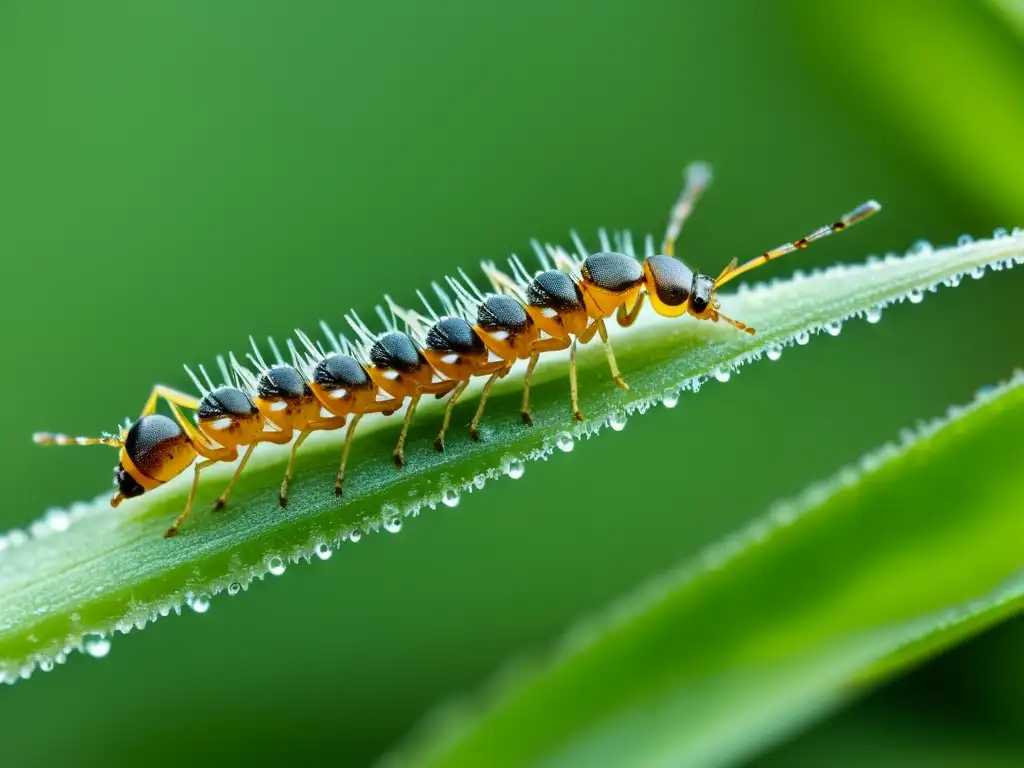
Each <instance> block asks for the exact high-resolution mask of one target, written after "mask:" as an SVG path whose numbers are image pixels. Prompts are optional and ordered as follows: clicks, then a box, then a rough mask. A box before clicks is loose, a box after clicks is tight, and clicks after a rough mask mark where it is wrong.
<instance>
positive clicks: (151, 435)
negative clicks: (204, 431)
mask: <svg viewBox="0 0 1024 768" xmlns="http://www.w3.org/2000/svg"><path fill="white" fill-rule="evenodd" d="M185 440H186V438H185V433H184V432H183V431H182V429H181V427H180V426H179V425H178V422H176V421H174V419H169V418H168V417H166V416H164V415H162V414H159V413H153V414H150V415H149V416H143V417H142V418H141V419H139V420H138V421H136V422H135V423H134V424H132V426H131V428H130V429H129V430H128V434H127V435H126V436H125V439H124V452H125V453H127V454H128V458H130V459H131V460H132V463H133V464H134V465H135V466H136V467H138V469H139V471H140V472H142V474H144V475H146V476H147V477H153V476H154V475H153V473H154V472H155V471H157V470H158V469H159V468H160V466H161V465H162V464H163V462H164V458H163V453H164V450H165V449H167V448H168V447H169V446H170V445H173V444H175V443H181V442H185Z"/></svg>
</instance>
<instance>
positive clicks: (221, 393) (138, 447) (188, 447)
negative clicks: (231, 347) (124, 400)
mask: <svg viewBox="0 0 1024 768" xmlns="http://www.w3.org/2000/svg"><path fill="white" fill-rule="evenodd" d="M218 363H219V365H220V368H221V373H222V374H223V377H224V384H222V385H220V386H215V385H214V384H213V382H212V381H211V379H210V377H209V375H208V374H207V373H206V370H205V369H204V368H203V367H202V366H200V372H201V373H202V375H203V378H204V380H205V382H204V381H201V380H200V379H199V377H198V376H196V375H195V373H193V372H192V370H191V369H189V368H188V367H187V366H186V368H185V370H186V371H187V372H188V374H189V376H190V377H191V378H192V380H193V382H194V383H195V385H196V387H197V389H198V390H199V392H200V393H201V396H200V397H199V398H196V397H194V396H193V395H190V394H187V393H185V392H180V391H178V390H176V389H172V388H170V387H166V386H163V385H161V384H158V385H156V386H155V387H153V390H152V392H151V393H150V395H149V397H148V398H147V399H146V403H145V405H144V406H143V409H142V415H141V416H140V417H139V419H138V421H136V422H134V423H130V424H128V425H126V426H125V427H123V428H121V429H120V430H119V432H118V435H116V436H115V435H104V436H103V437H99V438H89V437H67V436H66V435H53V434H49V433H45V432H41V433H37V434H36V435H34V437H33V439H34V440H35V442H36V443H39V444H42V445H108V446H112V447H116V448H119V449H120V460H119V462H118V465H117V467H116V468H115V469H114V484H115V486H116V487H117V491H116V492H115V493H114V496H113V497H112V498H111V500H110V503H111V506H114V507H116V506H118V505H119V504H120V503H121V502H122V501H123V500H124V499H126V498H133V497H135V496H141V495H142V494H143V493H145V492H146V491H151V490H153V489H154V488H157V487H159V486H161V485H163V484H164V483H166V482H168V481H169V480H171V479H173V478H175V477H177V476H178V475H180V474H181V473H182V472H184V471H185V470H186V469H188V467H189V466H193V467H194V470H195V474H194V477H193V481H192V489H191V492H190V493H189V497H188V501H187V502H186V503H185V509H184V510H183V511H182V513H181V514H180V515H179V516H178V518H177V519H176V520H175V521H174V523H173V524H172V525H171V527H170V528H168V529H167V531H166V533H165V534H164V535H165V536H173V535H175V534H176V533H177V532H178V529H179V528H180V526H181V524H182V523H183V522H184V521H185V519H186V518H187V517H188V516H189V514H190V513H191V511H192V504H193V502H194V500H195V495H196V489H197V488H198V484H199V473H200V472H201V471H202V470H203V469H205V468H207V467H209V466H211V465H213V464H217V463H219V462H231V461H235V460H236V459H237V458H238V449H239V448H243V447H244V448H245V453H244V454H243V456H242V460H241V462H239V465H238V468H237V469H236V470H235V473H234V475H233V476H232V478H231V480H230V482H229V483H228V485H227V487H226V488H225V489H224V492H223V493H222V494H221V495H220V496H219V497H218V499H217V502H216V504H215V507H214V508H215V509H223V508H224V507H225V506H226V505H227V502H228V498H229V497H230V495H231V491H232V489H233V488H234V486H235V483H236V482H237V480H238V477H239V475H241V473H242V470H244V469H245V465H246V463H247V462H248V460H249V457H250V456H251V455H252V452H253V450H254V449H255V447H256V446H257V445H258V444H259V443H262V442H273V443H287V442H288V441H289V440H290V439H291V432H290V431H289V432H287V433H286V432H282V431H280V430H279V429H273V428H270V429H268V428H267V427H268V426H270V425H269V424H268V423H267V420H266V419H265V418H264V416H263V415H262V413H261V411H260V410H259V408H258V407H257V403H256V402H255V401H254V399H253V397H251V396H250V394H249V393H248V392H246V391H245V390H244V389H242V386H243V385H242V383H241V382H240V381H238V379H237V378H235V379H234V380H232V377H231V376H230V373H229V371H228V367H227V364H226V362H225V360H224V358H223V357H221V358H218ZM160 400H163V401H165V402H166V403H167V404H168V406H169V407H170V409H171V412H172V413H173V415H174V418H173V419H172V418H169V417H167V416H164V415H162V414H159V413H157V412H156V408H157V404H158V402H159V401H160ZM182 408H187V409H189V410H192V411H194V412H195V424H193V423H192V422H191V421H189V419H188V418H186V416H185V415H184V414H183V413H182V412H181V409H182ZM197 457H198V458H201V459H202V460H201V461H199V462H196V458H197Z"/></svg>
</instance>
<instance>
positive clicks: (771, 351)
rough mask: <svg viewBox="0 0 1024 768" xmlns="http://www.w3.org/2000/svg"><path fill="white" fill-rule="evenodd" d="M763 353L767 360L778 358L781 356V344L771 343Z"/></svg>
mask: <svg viewBox="0 0 1024 768" xmlns="http://www.w3.org/2000/svg"><path fill="white" fill-rule="evenodd" d="M764 353H765V354H766V355H767V356H768V359H769V360H778V359H779V358H781V357H782V345H781V344H772V345H771V346H770V347H768V348H767V349H766V350H765V351H764Z"/></svg>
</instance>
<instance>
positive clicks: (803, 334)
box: [794, 331, 811, 347]
mask: <svg viewBox="0 0 1024 768" xmlns="http://www.w3.org/2000/svg"><path fill="white" fill-rule="evenodd" d="M794 338H795V339H796V343H797V344H799V345H800V346H801V347H802V346H804V345H805V344H807V343H809V342H810V340H811V334H810V333H808V332H807V331H800V332H799V333H798V334H797V335H796V336H795V337H794Z"/></svg>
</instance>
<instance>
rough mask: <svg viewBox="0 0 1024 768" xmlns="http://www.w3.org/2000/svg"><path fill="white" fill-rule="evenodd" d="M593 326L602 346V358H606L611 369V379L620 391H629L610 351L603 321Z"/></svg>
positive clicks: (613, 354)
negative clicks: (599, 335)
mask: <svg viewBox="0 0 1024 768" xmlns="http://www.w3.org/2000/svg"><path fill="white" fill-rule="evenodd" d="M594 325H596V326H597V332H598V333H599V334H601V344H603V345H604V356H605V357H607V358H608V367H609V368H611V371H612V379H614V381H615V383H616V384H618V385H619V387H621V388H622V389H629V384H627V383H626V382H625V381H623V380H622V375H621V374H620V373H619V366H618V363H616V362H615V352H614V351H612V345H611V342H609V341H608V329H607V328H606V327H605V324H604V320H595V321H594Z"/></svg>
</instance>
